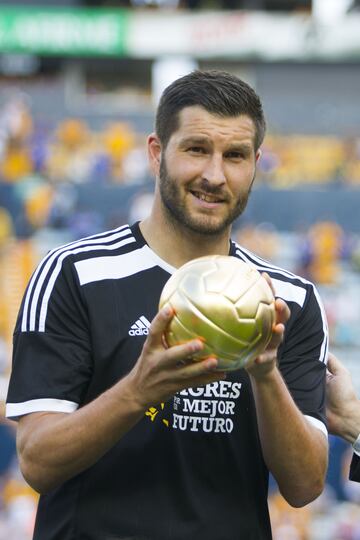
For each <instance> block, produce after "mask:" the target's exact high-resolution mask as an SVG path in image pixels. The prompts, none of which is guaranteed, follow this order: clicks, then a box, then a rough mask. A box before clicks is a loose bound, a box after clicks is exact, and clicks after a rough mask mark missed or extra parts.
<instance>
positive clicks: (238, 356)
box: [159, 255, 275, 371]
mask: <svg viewBox="0 0 360 540" xmlns="http://www.w3.org/2000/svg"><path fill="white" fill-rule="evenodd" d="M166 304H169V305H170V306H171V307H172V309H173V310H174V312H175V315H174V317H173V319H172V321H171V322H170V324H169V326H168V328H167V331H166V332H165V340H166V343H167V345H168V346H169V347H172V346H173V345H178V344H181V343H185V342H186V341H189V340H191V339H194V338H200V339H201V340H202V341H203V342H204V347H203V349H202V350H201V351H200V352H199V353H196V354H195V355H194V356H193V358H194V360H201V359H204V358H207V357H209V356H216V357H217V358H218V360H219V364H218V369H219V370H221V371H223V370H226V371H232V370H235V369H240V368H242V367H244V366H245V365H246V364H248V363H249V362H251V361H252V360H253V359H254V358H256V357H257V356H258V355H259V354H260V353H261V352H262V351H263V350H264V349H265V347H266V345H267V344H268V342H269V341H270V338H271V334H272V326H273V323H274V321H275V299H274V295H273V293H272V290H271V288H270V286H269V284H268V283H267V281H266V280H265V278H264V277H262V275H261V274H260V273H259V272H258V271H257V270H256V269H255V268H252V267H251V266H250V265H248V264H247V263H245V262H242V261H240V260H239V259H237V258H235V257H229V256H221V255H211V256H207V257H200V258H198V259H194V260H192V261H190V262H188V263H186V264H184V265H183V266H181V268H179V269H178V270H177V271H176V272H175V273H174V274H173V275H172V276H171V277H170V279H169V280H168V281H167V283H166V284H165V286H164V289H163V291H162V293H161V297H160V302H159V308H162V307H163V306H165V305H166Z"/></svg>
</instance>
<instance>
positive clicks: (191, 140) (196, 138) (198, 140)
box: [180, 135, 209, 146]
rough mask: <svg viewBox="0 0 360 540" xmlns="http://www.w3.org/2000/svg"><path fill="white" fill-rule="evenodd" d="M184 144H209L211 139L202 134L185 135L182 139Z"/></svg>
mask: <svg viewBox="0 0 360 540" xmlns="http://www.w3.org/2000/svg"><path fill="white" fill-rule="evenodd" d="M180 144H181V145H182V146H188V145H189V144H209V139H208V138H207V137H203V136H201V135H191V136H190V137H185V139H182V140H181V141H180Z"/></svg>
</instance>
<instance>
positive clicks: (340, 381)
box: [326, 354, 360, 482]
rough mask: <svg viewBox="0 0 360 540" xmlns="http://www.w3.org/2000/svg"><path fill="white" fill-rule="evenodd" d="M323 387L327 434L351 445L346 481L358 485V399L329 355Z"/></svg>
mask: <svg viewBox="0 0 360 540" xmlns="http://www.w3.org/2000/svg"><path fill="white" fill-rule="evenodd" d="M326 387H327V388H326V389H327V403H326V412H327V417H328V426H329V431H330V432H331V433H333V434H334V435H337V436H338V437H341V438H343V439H344V440H345V441H347V442H349V443H351V444H352V446H353V449H354V455H353V459H352V462H351V465H350V480H354V481H355V482H360V399H358V397H357V396H356V392H355V390H354V387H353V384H352V382H351V375H350V372H349V371H348V370H347V369H346V367H345V366H343V365H342V363H341V362H340V361H339V360H338V359H337V358H336V356H334V355H333V354H329V359H328V373H327V384H326Z"/></svg>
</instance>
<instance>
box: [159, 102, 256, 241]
mask: <svg viewBox="0 0 360 540" xmlns="http://www.w3.org/2000/svg"><path fill="white" fill-rule="evenodd" d="M254 137H255V126H254V123H253V121H252V120H251V119H250V118H249V117H248V116H245V115H244V116H239V117H231V118H222V117H220V116H216V115H213V114H211V113H209V112H207V111H206V110H205V109H203V108H202V107H187V108H185V109H183V110H182V111H181V112H180V114H179V128H178V129H177V131H176V132H174V133H173V134H172V136H171V137H170V140H169V142H168V144H167V147H166V149H165V151H163V153H162V155H161V160H160V169H159V191H160V196H161V201H162V206H163V208H164V210H165V212H166V214H167V218H170V219H171V220H172V221H173V222H174V223H175V224H176V225H181V226H183V227H185V228H186V229H187V230H190V231H192V232H195V233H198V234H203V235H216V234H221V233H223V232H224V231H226V230H227V229H228V228H229V226H230V225H231V223H232V222H233V221H234V220H235V219H236V218H237V217H238V216H239V215H240V214H241V213H242V212H243V210H244V208H245V207H246V203H247V200H248V196H249V193H250V190H251V186H252V183H253V181H254V177H255V168H256V161H257V159H258V158H259V155H260V153H259V152H258V153H255V149H254Z"/></svg>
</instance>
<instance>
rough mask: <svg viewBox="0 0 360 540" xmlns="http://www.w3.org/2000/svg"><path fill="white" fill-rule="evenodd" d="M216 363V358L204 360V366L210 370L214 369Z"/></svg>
mask: <svg viewBox="0 0 360 540" xmlns="http://www.w3.org/2000/svg"><path fill="white" fill-rule="evenodd" d="M217 365H218V361H217V358H208V359H207V361H206V367H207V368H208V369H210V370H214V369H216V368H217Z"/></svg>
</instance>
